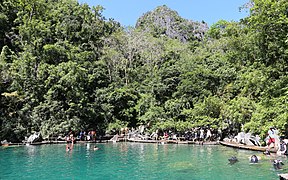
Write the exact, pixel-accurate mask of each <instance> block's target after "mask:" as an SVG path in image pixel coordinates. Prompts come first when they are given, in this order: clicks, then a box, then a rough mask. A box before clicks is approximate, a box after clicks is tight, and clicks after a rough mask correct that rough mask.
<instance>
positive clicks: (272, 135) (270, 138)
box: [267, 126, 276, 151]
mask: <svg viewBox="0 0 288 180" xmlns="http://www.w3.org/2000/svg"><path fill="white" fill-rule="evenodd" d="M272 143H273V147H274V149H276V147H275V146H276V143H275V131H274V128H273V127H272V126H271V127H270V128H269V130H268V143H267V146H268V151H270V146H271V144H272Z"/></svg>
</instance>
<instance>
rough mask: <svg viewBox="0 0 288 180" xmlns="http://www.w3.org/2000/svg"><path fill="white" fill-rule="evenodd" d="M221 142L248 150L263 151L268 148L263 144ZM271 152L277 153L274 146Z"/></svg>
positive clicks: (221, 142)
mask: <svg viewBox="0 0 288 180" xmlns="http://www.w3.org/2000/svg"><path fill="white" fill-rule="evenodd" d="M219 143H220V144H221V145H224V146H228V147H233V148H238V149H246V150H252V151H262V152H265V151H266V150H267V147H263V146H251V145H244V144H238V143H235V142H224V141H220V142H219ZM270 152H273V153H275V152H276V151H275V150H274V149H273V148H272V149H270Z"/></svg>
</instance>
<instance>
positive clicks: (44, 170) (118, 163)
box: [0, 143, 288, 180]
mask: <svg viewBox="0 0 288 180" xmlns="http://www.w3.org/2000/svg"><path fill="white" fill-rule="evenodd" d="M94 145H95V144H75V145H74V146H73V149H72V150H71V151H68V152H67V151H66V144H58V145H41V146H20V147H0V179H5V180H6V179H145V180H146V179H179V180H181V179H189V180H191V179H192V180H202V179H203V180H204V179H205V180H206V179H213V180H217V179H219V180H226V179H227V180H231V179H239V180H240V179H241V180H243V179H245V180H249V179H251V180H255V179H261V180H265V179H267V180H271V179H279V177H278V174H280V173H288V161H287V158H286V157H265V156H262V153H261V152H255V151H246V150H238V149H233V148H229V147H224V146H221V145H204V146H201V145H187V144H186V145H184V144H163V145H158V144H141V143H107V144H96V145H97V146H98V147H99V150H97V151H94V150H93V147H94ZM252 154H257V155H261V156H262V159H261V161H260V162H259V163H258V164H250V163H249V157H250V155H252ZM232 156H236V157H237V158H238V159H239V161H238V162H236V163H235V164H232V165H231V164H229V161H228V158H230V157H232ZM275 158H277V159H281V160H282V161H283V162H284V164H285V165H284V166H283V169H281V170H275V169H274V168H273V165H272V160H274V159H275Z"/></svg>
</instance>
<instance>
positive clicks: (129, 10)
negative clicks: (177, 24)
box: [78, 0, 249, 26]
mask: <svg viewBox="0 0 288 180" xmlns="http://www.w3.org/2000/svg"><path fill="white" fill-rule="evenodd" d="M248 1H249V0H78V2H79V3H81V4H83V3H87V4H88V5H89V6H96V5H101V6H103V7H104V11H103V13H102V14H103V16H104V17H105V18H106V19H109V18H113V19H114V20H116V21H118V22H120V24H121V25H123V26H135V24H136V21H137V19H138V18H139V17H141V16H142V15H143V14H144V13H146V12H148V11H152V10H154V9H155V8H156V7H157V6H162V5H167V6H168V7H169V8H170V9H172V10H175V11H177V12H178V14H179V15H180V16H181V17H182V18H185V19H189V20H193V21H202V20H203V21H205V22H206V23H208V25H209V26H211V25H212V24H214V23H216V22H218V21H219V20H227V21H239V20H240V19H241V18H244V17H247V16H248V15H249V13H248V12H247V11H246V10H242V11H241V12H240V11H239V7H241V6H242V5H244V4H245V3H247V2H248Z"/></svg>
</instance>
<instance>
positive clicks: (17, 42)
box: [0, 0, 288, 141]
mask: <svg viewBox="0 0 288 180" xmlns="http://www.w3.org/2000/svg"><path fill="white" fill-rule="evenodd" d="M251 4H252V7H251V9H250V16H248V17H247V18H245V19H243V20H241V21H240V22H228V21H224V20H220V21H219V22H217V23H215V24H214V25H212V26H211V27H210V28H209V30H208V27H207V25H206V24H205V23H204V22H201V23H200V22H193V21H191V20H186V19H184V18H182V17H180V16H179V15H178V13H177V12H176V11H173V10H171V9H169V8H168V7H167V6H161V7H157V8H156V9H155V10H153V11H150V12H147V13H146V14H144V15H143V16H142V17H140V18H139V19H138V21H137V24H136V27H135V28H131V27H129V28H126V29H124V28H123V27H121V26H120V24H119V23H118V22H115V21H113V20H106V19H105V17H104V16H103V15H102V11H103V8H102V7H100V6H97V7H92V8H90V7H89V6H88V5H87V4H83V5H80V4H79V3H78V2H77V1H75V0H68V1H64V0H59V1H53V0H48V1H47V0H26V1H24V0H4V1H1V3H0V27H1V28H0V52H1V54H0V112H1V116H0V139H1V140H2V139H3V140H4V139H7V140H9V141H21V140H23V139H24V137H25V136H29V135H30V134H31V133H32V132H34V131H40V132H41V133H42V135H43V136H44V137H49V136H57V135H65V134H66V133H67V132H68V130H70V129H72V130H75V131H80V130H91V129H94V130H97V132H99V133H100V134H104V133H105V131H110V132H114V133H116V132H119V131H120V130H121V128H124V127H126V126H128V127H134V128H135V127H137V126H138V125H142V124H144V125H148V126H147V128H148V129H149V131H151V132H152V131H156V130H157V129H158V130H163V131H166V130H173V131H175V132H180V133H183V132H185V131H186V130H189V129H191V128H193V127H200V126H205V127H211V128H213V129H215V130H216V129H220V130H222V132H223V133H224V134H223V135H224V136H228V135H234V134H237V133H238V132H239V131H246V132H248V131H249V132H251V133H255V134H259V135H260V136H261V137H262V138H264V137H265V136H266V132H267V129H268V127H269V126H271V125H272V126H275V127H276V128H278V129H279V132H280V134H281V135H285V136H287V135H288V132H287V128H288V124H287V122H288V119H287V117H288V115H287V112H288V109H287V97H288V93H287V92H288V91H287V84H288V76H287V72H288V60H287V58H288V57H287V52H288V51H287V49H288V47H287V42H288V40H287V32H288V18H287V8H288V3H287V2H286V1H285V0H278V1H274V0H267V1H265V0H252V1H251Z"/></svg>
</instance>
